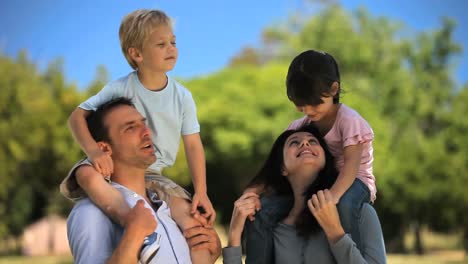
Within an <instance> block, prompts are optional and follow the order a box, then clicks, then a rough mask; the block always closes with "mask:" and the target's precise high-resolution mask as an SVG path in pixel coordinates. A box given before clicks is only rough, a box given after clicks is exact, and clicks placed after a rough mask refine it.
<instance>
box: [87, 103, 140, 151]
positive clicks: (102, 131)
mask: <svg viewBox="0 0 468 264" xmlns="http://www.w3.org/2000/svg"><path fill="white" fill-rule="evenodd" d="M121 105H128V106H131V107H133V108H135V105H134V104H133V103H132V100H131V99H128V98H125V97H117V98H114V99H112V100H110V101H107V102H105V103H103V104H101V105H100V106H99V107H98V108H97V109H96V111H92V112H91V113H90V114H89V115H88V117H86V123H87V125H88V129H89V132H90V133H91V136H92V137H93V139H94V140H95V141H96V142H98V141H106V142H110V138H109V131H108V127H106V125H105V124H104V118H105V116H106V115H107V113H109V111H110V110H112V109H114V108H116V107H117V106H121Z"/></svg>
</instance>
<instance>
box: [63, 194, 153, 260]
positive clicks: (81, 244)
mask: <svg viewBox="0 0 468 264" xmlns="http://www.w3.org/2000/svg"><path fill="white" fill-rule="evenodd" d="M128 220H129V221H128V225H127V228H126V230H125V231H124V234H123V235H122V229H121V228H120V227H119V226H117V225H116V224H113V223H112V222H111V220H110V218H108V217H107V216H106V215H104V213H103V212H102V211H101V210H100V209H99V208H98V207H97V206H96V205H94V204H93V203H92V202H91V200H89V199H83V200H81V201H80V202H78V203H77V204H76V205H75V207H74V208H73V210H72V212H71V213H70V215H69V217H68V220H67V235H68V241H69V244H70V249H71V252H72V255H73V257H74V263H76V264H87V263H96V264H104V263H114V264H116V263H117V264H118V263H137V262H138V253H139V251H140V248H141V245H142V244H143V239H144V238H145V236H146V235H148V234H150V233H151V232H153V231H154V229H155V227H156V221H155V220H154V217H153V215H152V213H151V211H150V209H147V208H145V207H144V205H143V202H142V201H139V202H138V203H137V204H136V206H135V207H134V208H133V209H132V210H131V211H130V214H129V218H128Z"/></svg>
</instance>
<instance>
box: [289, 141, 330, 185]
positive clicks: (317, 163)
mask: <svg viewBox="0 0 468 264" xmlns="http://www.w3.org/2000/svg"><path fill="white" fill-rule="evenodd" d="M283 157H284V171H283V175H284V176H289V175H294V174H301V175H310V176H315V175H316V174H317V173H318V172H319V171H320V170H321V169H322V168H323V167H324V166H325V153H324V151H323V148H322V146H320V143H319V141H318V140H317V138H316V137H315V136H313V135H312V134H310V133H308V132H297V133H294V134H292V135H291V136H289V137H288V139H287V140H286V143H285V144H284V148H283Z"/></svg>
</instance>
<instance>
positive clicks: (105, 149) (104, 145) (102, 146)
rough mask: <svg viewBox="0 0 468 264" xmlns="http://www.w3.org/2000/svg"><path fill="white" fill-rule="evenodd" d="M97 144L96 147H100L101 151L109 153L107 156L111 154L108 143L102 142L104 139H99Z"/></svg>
mask: <svg viewBox="0 0 468 264" xmlns="http://www.w3.org/2000/svg"><path fill="white" fill-rule="evenodd" d="M97 144H98V147H99V148H100V149H101V151H102V152H104V153H106V154H109V156H110V155H112V148H111V146H110V145H109V143H107V142H104V141H99V142H97Z"/></svg>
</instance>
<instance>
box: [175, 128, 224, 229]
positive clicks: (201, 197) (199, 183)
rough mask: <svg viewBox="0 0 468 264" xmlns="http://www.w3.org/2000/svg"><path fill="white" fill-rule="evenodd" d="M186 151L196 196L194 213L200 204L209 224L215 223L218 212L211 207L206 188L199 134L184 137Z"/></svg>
mask: <svg viewBox="0 0 468 264" xmlns="http://www.w3.org/2000/svg"><path fill="white" fill-rule="evenodd" d="M182 138H183V141H184V149H185V155H186V157H187V163H188V166H189V170H190V173H191V175H192V181H193V186H194V189H195V194H194V196H193V204H192V210H191V211H192V213H195V211H196V209H197V206H198V205H199V204H200V206H202V207H203V208H204V209H205V211H206V213H205V214H203V215H204V216H208V217H209V222H210V223H213V222H214V219H215V217H216V212H215V211H214V209H213V206H212V205H211V201H210V199H209V198H208V195H207V187H206V166H205V151H204V149H203V144H202V141H201V138H200V134H199V133H195V134H190V135H184V136H183V137H182Z"/></svg>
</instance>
